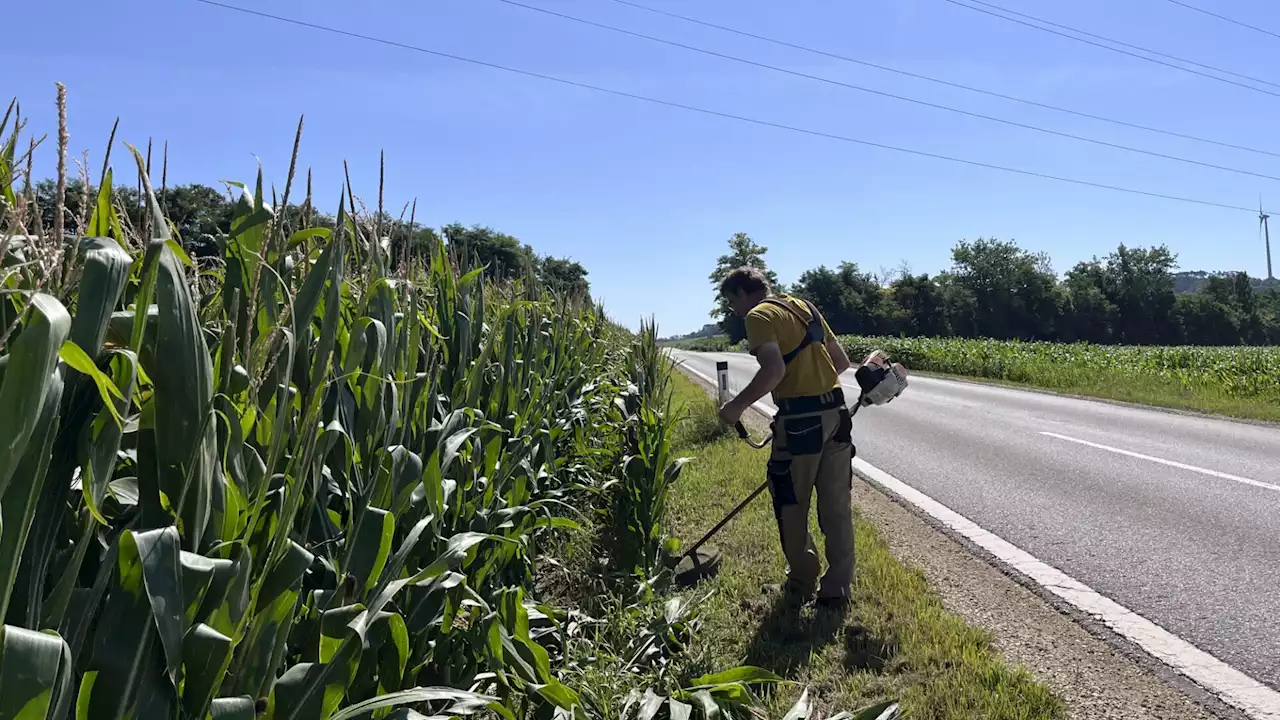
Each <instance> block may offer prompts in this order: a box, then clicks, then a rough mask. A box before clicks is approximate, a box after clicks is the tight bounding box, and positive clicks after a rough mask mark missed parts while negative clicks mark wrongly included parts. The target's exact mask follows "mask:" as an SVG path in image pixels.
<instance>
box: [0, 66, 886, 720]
mask: <svg viewBox="0 0 1280 720" xmlns="http://www.w3.org/2000/svg"><path fill="white" fill-rule="evenodd" d="M64 92H65V91H64V90H63V89H62V88H61V87H60V91H59V111H60V113H59V115H60V118H61V123H62V125H61V127H59V133H58V138H57V140H58V142H57V145H58V147H57V148H56V150H57V152H58V157H59V165H58V167H59V185H60V187H65V181H66V167H65V158H66V154H67V148H66V142H67V132H66V125H65V123H66V111H65V94H64ZM24 128H25V123H24V122H23V120H22V117H21V111H20V108H19V106H18V105H17V104H16V102H15V103H14V104H11V105H10V106H9V111H8V112H7V113H6V114H5V116H4V120H3V123H0V137H3V138H4V144H3V146H2V147H0V223H3V224H2V225H0V232H2V233H3V235H0V259H2V267H3V286H4V295H3V298H2V299H0V327H2V328H3V332H4V335H3V337H0V347H2V350H0V440H2V441H3V446H0V523H2V524H0V616H2V617H3V619H4V625H3V634H2V635H0V720H6V719H8V718H15V719H17V718H21V719H22V720H38V719H39V718H49V719H50V720H65V719H69V718H75V720H115V719H117V718H148V719H150V718H183V719H188V718H194V719H205V718H208V719H216V720H239V719H241V718H243V719H245V720H249V719H250V718H269V719H272V720H318V719H319V720H348V719H352V718H360V719H366V718H394V719H398V720H411V719H413V718H445V717H462V716H478V717H489V718H505V719H507V720H516V719H524V718H531V719H532V718H573V719H575V720H592V719H595V718H600V719H605V718H631V717H639V718H646V719H647V718H666V717H670V718H687V717H712V716H715V715H717V714H719V716H720V717H745V716H746V715H745V713H748V712H753V711H754V709H755V708H757V707H759V700H758V698H757V696H756V695H755V691H756V689H758V688H759V687H761V686H765V685H769V684H776V683H778V682H780V681H781V678H779V677H777V676H775V675H773V674H772V673H769V672H767V671H765V670H762V669H759V668H751V667H742V668H733V669H728V670H725V671H723V672H720V673H715V674H711V675H701V676H698V677H691V676H689V675H688V674H687V673H685V674H682V673H680V672H677V671H676V670H675V669H673V668H676V667H677V665H678V663H674V661H673V658H678V657H679V656H680V654H681V652H682V651H683V650H684V649H685V647H686V646H687V644H688V643H689V642H690V641H691V640H692V639H693V637H694V634H695V630H696V625H697V622H696V614H697V613H696V603H695V602H692V601H690V600H688V599H686V598H682V597H679V596H676V597H668V598H667V599H666V600H665V601H661V602H660V601H659V600H660V598H661V597H666V596H664V595H663V594H662V593H663V592H664V587H665V586H664V585H663V578H664V569H665V565H666V560H667V559H668V558H669V555H670V551H671V550H672V548H674V547H675V545H676V543H675V541H674V540H672V539H671V538H668V537H666V536H665V534H664V532H663V525H662V514H663V503H664V502H665V498H666V496H667V494H668V490H669V487H670V486H671V485H672V484H674V483H675V482H677V480H678V476H679V472H680V466H681V464H682V462H683V460H682V459H679V458H676V457H674V456H673V454H672V450H671V430H672V426H673V423H674V419H673V418H672V417H671V412H670V398H669V395H668V394H667V390H666V381H665V378H666V373H667V372H669V371H670V368H669V366H668V365H667V364H666V363H665V362H664V361H663V360H662V359H661V356H660V353H659V352H658V350H657V345H656V333H655V328H654V327H653V326H652V325H646V326H644V327H643V328H642V330H641V332H640V333H639V334H632V333H630V332H628V331H626V330H624V329H622V328H620V327H619V326H617V325H616V324H614V323H612V322H611V321H610V320H609V319H608V318H607V317H606V316H605V314H604V312H603V310H602V308H600V307H598V306H595V305H591V304H589V303H580V302H570V301H568V300H565V299H561V298H558V297H556V296H554V295H552V294H550V293H548V292H545V291H544V289H543V288H541V287H539V286H538V284H537V283H536V281H534V280H533V279H532V278H530V279H528V280H526V281H522V282H515V283H507V284H496V283H494V282H490V281H487V280H486V279H485V274H484V272H483V270H484V268H483V267H475V266H473V263H471V262H470V261H469V260H468V258H465V257H459V256H457V255H456V254H455V253H454V252H453V251H452V249H451V248H448V247H445V246H443V245H439V246H434V247H430V248H426V249H425V250H422V251H421V252H418V253H416V254H414V255H412V256H411V255H409V254H407V251H406V254H404V255H403V256H401V257H393V256H392V252H391V250H390V249H391V248H392V247H395V244H394V243H393V240H395V238H394V237H391V235H394V234H395V232H396V228H395V227H394V226H390V227H389V226H388V225H387V224H385V223H384V218H385V215H384V214H383V213H382V212H381V198H382V188H379V208H378V210H379V213H378V214H376V215H373V214H369V213H362V212H361V211H360V209H359V208H358V207H357V206H358V205H359V202H358V198H357V197H356V195H355V194H354V193H353V192H352V189H351V187H350V181H349V180H348V181H347V184H346V186H345V187H343V188H342V189H341V192H340V193H335V196H336V197H335V199H336V200H337V203H336V209H337V223H336V226H335V227H334V228H333V229H325V228H321V227H313V226H310V225H309V224H308V223H307V219H308V215H309V211H310V209H311V208H312V207H313V197H312V195H311V188H310V182H309V180H308V183H307V192H306V197H305V199H304V201H303V202H302V203H301V205H300V206H298V205H296V204H295V205H291V204H290V201H289V198H290V196H291V195H292V194H295V193H294V192H293V191H292V188H293V185H294V175H295V167H293V166H292V165H291V167H290V170H289V174H288V177H287V179H286V182H285V185H284V192H283V196H282V197H281V198H280V199H279V202H277V198H276V192H275V190H274V188H273V189H271V191H270V193H269V196H270V199H268V193H267V191H266V190H264V185H263V178H262V172H261V170H259V172H258V177H257V180H256V183H255V184H254V186H253V187H252V188H250V187H249V186H246V185H240V184H236V183H232V184H231V188H234V191H235V192H236V193H238V196H239V198H238V200H237V203H238V204H237V209H236V213H235V218H234V220H233V222H232V225H231V229H230V232H228V233H226V234H225V235H224V236H222V237H219V238H217V241H218V247H219V249H220V255H219V257H217V258H213V259H212V260H211V261H208V262H205V261H202V262H201V263H200V264H198V265H197V263H195V262H193V261H192V260H191V258H189V257H188V256H187V254H186V252H185V251H184V246H183V243H182V238H179V237H176V236H175V234H174V225H173V224H172V223H170V222H169V221H168V220H167V218H166V217H165V213H164V209H163V207H162V205H161V203H160V202H159V201H158V200H157V197H158V196H157V193H156V192H155V189H154V188H153V184H152V180H151V175H150V173H149V172H148V169H149V166H150V152H149V150H148V155H147V157H146V158H145V159H144V157H143V155H142V153H141V152H139V151H138V150H136V149H134V148H133V147H132V146H129V151H130V154H131V155H132V157H130V158H129V159H128V160H129V163H130V164H131V165H136V167H137V178H138V182H139V183H140V184H141V185H142V187H143V189H144V192H143V193H142V197H143V198H144V199H145V204H144V206H143V207H140V208H136V207H123V206H122V205H120V203H119V202H118V198H117V197H116V196H115V195H114V194H113V193H112V191H111V188H112V187H113V181H112V178H113V170H112V168H111V165H110V156H111V146H112V145H113V144H114V132H113V138H112V140H113V142H111V143H108V148H107V153H106V157H105V158H104V160H103V162H102V174H101V176H100V178H99V181H98V183H97V186H96V188H97V189H96V190H94V191H93V193H94V196H93V197H90V198H89V202H87V203H84V205H83V206H84V207H85V208H86V211H85V214H86V215H87V217H79V218H64V214H65V213H64V212H63V210H62V208H61V207H59V208H57V211H56V212H55V213H54V217H55V218H56V220H55V223H54V227H42V226H41V225H40V222H39V220H38V219H39V218H40V217H41V215H40V212H39V209H38V208H34V207H32V204H33V203H34V195H33V194H32V193H31V192H30V187H31V183H32V182H33V179H32V178H31V177H30V172H31V171H30V167H31V164H30V157H31V153H33V152H34V151H36V149H37V147H38V146H39V142H33V141H31V140H30V139H28V138H27V136H25V135H24V134H23V130H24ZM301 135H302V128H301V125H300V126H299V130H298V139H299V140H300V139H301ZM24 142H25V143H26V147H24ZM297 156H298V150H297V141H295V147H294V165H296V159H297ZM85 187H86V188H89V187H90V186H89V185H88V183H86V185H85ZM229 191H230V189H229ZM88 192H89V190H88V189H86V194H87V193H88ZM159 197H163V193H160V195H159ZM299 207H300V211H299V212H293V210H295V209H298V208H299ZM64 223H65V224H64ZM401 247H405V245H404V244H401ZM591 528H600V531H599V533H598V536H599V540H598V541H592V545H591V546H592V548H597V547H598V548H602V549H604V550H606V551H607V555H606V557H604V558H603V559H602V560H600V561H599V562H597V563H596V564H594V565H591V566H590V567H586V568H579V569H576V570H573V571H572V572H576V573H578V574H584V573H589V574H591V575H592V577H591V578H589V580H588V583H589V584H591V586H592V587H594V588H600V589H601V590H600V594H601V595H603V596H607V597H608V598H612V599H614V601H613V602H612V605H610V603H609V602H604V601H599V600H597V601H596V602H594V603H591V602H586V601H584V602H583V603H581V604H580V605H579V606H566V605H565V604H563V603H562V604H559V605H556V604H553V602H552V600H553V599H552V598H550V597H549V595H548V594H547V593H545V592H543V588H542V586H541V583H540V578H543V577H544V576H547V575H549V574H554V572H555V570H556V567H557V566H560V569H561V570H564V568H563V564H562V563H558V562H557V561H556V560H555V558H554V557H553V556H552V555H551V554H550V551H551V550H553V549H556V548H563V547H564V546H565V544H566V542H567V541H566V540H565V538H566V536H568V537H582V536H584V535H591V533H590V532H589V531H590V529H591ZM593 537H594V536H593ZM606 607H612V608H613V609H612V610H610V611H609V612H612V613H613V615H611V616H610V617H609V618H603V617H599V616H593V615H591V614H590V613H592V612H604V610H602V608H606ZM606 620H610V621H625V622H628V623H630V624H631V625H632V626H635V627H636V628H638V629H637V630H636V632H635V634H634V635H633V636H632V637H626V638H620V639H619V638H613V639H610V637H611V636H609V634H608V633H602V632H600V629H599V628H600V626H601V625H603V624H605V622H606ZM615 635H616V633H615ZM605 677H608V678H610V681H609V682H597V680H599V679H600V678H605ZM805 702H806V701H803V700H802V704H801V705H798V706H797V708H799V710H801V711H804V712H805V714H804V715H796V717H801V716H803V717H808V714H807V711H806V710H805V707H802V706H803V705H804V703H805ZM871 711H874V712H876V713H877V715H875V716H873V715H867V717H876V716H879V713H880V712H883V711H884V708H883V707H882V708H880V709H878V710H877V709H876V708H872V709H869V710H868V712H871ZM890 711H892V708H890ZM844 717H852V715H849V714H846V715H844ZM884 717H889V715H884Z"/></svg>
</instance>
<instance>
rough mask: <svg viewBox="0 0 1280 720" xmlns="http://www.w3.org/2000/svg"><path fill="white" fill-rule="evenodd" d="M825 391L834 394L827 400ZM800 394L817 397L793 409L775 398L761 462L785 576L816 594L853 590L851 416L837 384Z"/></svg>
mask: <svg viewBox="0 0 1280 720" xmlns="http://www.w3.org/2000/svg"><path fill="white" fill-rule="evenodd" d="M832 397H835V398H836V399H837V400H836V402H835V406H834V407H832V404H833V403H832V402H831V398H832ZM802 400H803V401H810V400H813V401H817V402H807V403H806V402H800V403H795V405H797V406H798V407H796V408H795V409H792V408H790V407H788V405H790V404H789V403H779V405H780V406H782V407H781V408H780V409H779V412H778V415H777V416H775V418H774V422H773V430H774V432H773V449H772V452H771V453H770V456H769V466H768V475H769V491H770V493H771V494H772V495H773V512H774V516H775V517H776V518H777V520H778V534H779V536H780V538H781V540H782V551H783V553H784V554H785V555H786V558H787V565H788V566H789V567H788V572H787V583H788V585H790V586H791V588H792V589H793V590H796V591H799V592H800V593H802V594H804V595H811V594H813V592H814V590H815V589H816V590H817V591H818V597H820V598H833V599H834V598H847V597H850V596H852V594H853V560H854V558H853V512H852V509H851V504H852V498H851V497H850V494H851V492H852V490H853V469H852V467H851V466H850V463H851V461H852V459H853V456H854V453H855V450H854V446H853V438H852V434H853V419H852V417H851V414H850V412H849V409H848V408H847V407H845V405H844V402H843V397H840V393H839V391H836V392H835V393H828V394H827V395H823V396H819V397H817V398H812V399H810V398H803V399H802ZM806 405H808V406H810V407H813V406H815V405H816V406H817V407H818V408H821V409H808V408H806ZM793 412H794V413H795V414H792V413H793ZM815 489H816V490H817V493H818V527H819V528H820V529H821V530H822V535H823V538H824V539H825V541H826V543H825V544H826V557H827V572H826V574H825V575H824V576H823V577H822V583H821V587H818V571H819V563H818V553H817V550H816V548H815V547H814V544H813V537H812V536H811V535H810V534H809V500H810V497H811V496H812V495H813V492H814V490H815Z"/></svg>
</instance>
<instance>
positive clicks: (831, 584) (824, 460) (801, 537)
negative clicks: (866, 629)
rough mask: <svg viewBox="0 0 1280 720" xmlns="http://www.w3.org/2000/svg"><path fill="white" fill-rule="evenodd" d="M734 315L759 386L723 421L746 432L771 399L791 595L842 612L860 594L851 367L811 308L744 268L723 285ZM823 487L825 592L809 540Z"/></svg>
mask: <svg viewBox="0 0 1280 720" xmlns="http://www.w3.org/2000/svg"><path fill="white" fill-rule="evenodd" d="M720 293H721V295H723V296H724V297H725V298H726V299H727V300H728V301H729V304H730V306H731V307H732V308H733V311H734V313H736V314H737V315H739V316H742V317H743V318H744V319H745V321H746V328H747V346H748V349H749V350H750V352H751V354H752V355H755V357H756V360H757V361H758V362H759V363H760V369H759V370H758V371H757V372H756V375H755V377H754V378H752V380H751V382H750V383H749V384H748V385H747V387H746V388H744V389H743V390H742V392H741V393H739V394H738V395H737V397H735V398H733V399H732V400H729V401H728V402H726V403H725V404H724V406H723V407H721V408H720V419H721V420H722V421H723V422H725V423H727V424H730V425H733V424H735V423H737V422H738V421H739V420H740V419H741V418H742V414H743V412H745V411H746V409H747V408H748V407H750V406H751V405H752V403H754V402H755V401H757V400H759V399H760V398H762V397H764V396H765V394H767V393H772V394H773V402H774V405H776V406H777V408H778V412H777V414H776V415H775V416H774V422H773V447H772V449H771V452H770V456H769V464H768V471H767V472H768V478H769V490H770V493H771V494H772V495H773V511H774V516H775V517H776V518H777V521H778V534H779V536H780V538H781V541H782V550H783V553H784V554H785V555H786V558H787V564H788V566H789V568H788V577H787V581H786V583H784V584H783V586H782V589H783V590H784V591H786V592H788V593H789V594H791V595H792V596H794V597H802V598H808V597H811V596H812V595H813V594H814V592H815V590H816V591H817V595H818V597H817V602H818V603H819V604H820V605H823V606H835V607H840V606H843V605H845V604H846V603H848V601H849V599H850V597H851V595H852V593H853V561H854V558H853V516H852V510H851V507H850V505H851V499H850V493H851V491H852V484H853V469H852V468H851V467H850V461H851V460H852V459H853V453H854V449H853V438H852V431H853V421H852V417H851V413H850V411H849V408H848V407H847V405H846V404H845V399H844V391H843V388H842V387H841V384H840V373H842V372H844V371H845V370H847V369H848V368H849V358H848V356H847V355H845V352H844V350H843V349H842V348H841V347H840V344H839V343H838V342H837V341H836V337H835V334H834V333H832V332H831V328H830V327H829V326H828V325H827V322H826V320H825V319H824V318H823V317H822V315H821V314H820V313H818V311H817V308H815V307H814V306H813V305H812V304H810V303H807V302H805V301H804V300H800V299H798V298H794V297H791V296H788V295H782V294H779V295H770V288H769V283H768V281H767V280H765V277H764V275H763V273H761V272H760V271H759V270H756V269H754V268H738V269H736V270H733V271H732V272H730V273H729V275H728V276H727V277H726V278H725V279H724V281H723V282H722V283H721V284H720ZM815 488H816V490H817V494H818V524H819V526H820V527H821V529H822V534H823V536H824V537H825V538H826V556H827V572H826V574H825V575H824V576H823V577H822V579H821V586H820V587H819V586H818V570H819V562H818V554H817V551H816V550H815V548H814V544H813V538H812V537H811V536H810V534H809V499H810V496H811V495H812V494H813V491H814V489H815Z"/></svg>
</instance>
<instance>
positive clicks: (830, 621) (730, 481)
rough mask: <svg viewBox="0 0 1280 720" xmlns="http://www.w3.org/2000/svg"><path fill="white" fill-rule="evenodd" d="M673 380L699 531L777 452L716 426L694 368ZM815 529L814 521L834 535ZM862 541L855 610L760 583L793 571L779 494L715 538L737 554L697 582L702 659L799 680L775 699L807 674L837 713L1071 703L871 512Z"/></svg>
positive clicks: (688, 516)
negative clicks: (1000, 650) (965, 614)
mask: <svg viewBox="0 0 1280 720" xmlns="http://www.w3.org/2000/svg"><path fill="white" fill-rule="evenodd" d="M673 383H674V394H675V403H676V405H677V407H678V409H679V411H680V412H681V413H682V414H683V415H682V416H683V420H682V423H681V426H680V427H679V429H678V432H677V436H676V437H677V440H676V447H677V450H678V451H679V453H680V454H682V455H691V456H694V457H695V459H694V460H692V461H691V462H690V463H689V464H688V465H686V466H685V467H684V470H683V473H682V475H681V478H680V482H679V484H678V485H677V486H676V487H675V488H674V489H673V493H674V495H673V497H672V499H671V501H670V503H669V507H668V511H669V516H668V523H669V526H670V528H671V531H672V532H673V533H674V534H677V535H678V536H680V537H681V538H684V539H686V541H687V542H692V541H693V540H694V539H696V538H697V537H699V536H701V534H702V533H703V532H705V531H706V529H707V528H709V527H711V526H712V525H714V524H715V523H716V522H717V521H718V520H719V519H720V518H721V517H723V516H724V514H725V513H727V512H728V511H729V510H730V509H731V508H732V507H733V506H734V505H735V504H737V503H738V502H739V501H740V499H741V498H743V497H746V495H747V494H749V493H750V492H751V490H753V489H754V488H755V487H757V486H758V484H759V482H761V478H762V476H763V472H764V462H765V451H763V450H755V449H752V448H750V447H749V446H747V445H746V444H745V443H743V442H741V441H740V440H738V439H737V438H736V437H734V436H733V435H732V433H729V432H725V431H724V430H718V429H717V428H718V427H723V426H718V424H717V423H716V420H715V406H714V404H713V403H712V401H711V399H710V397H709V396H708V394H707V393H706V391H705V390H704V389H703V387H702V386H700V385H698V384H697V383H695V382H694V381H693V380H691V379H689V378H688V377H687V376H685V375H684V374H682V373H675V374H674V377H673ZM756 432H760V430H757V431H756ZM816 529H817V527H816V522H815V523H814V530H815V535H814V539H815V542H817V543H818V544H819V547H820V548H821V542H822V539H821V534H820V533H817V532H816ZM856 543H857V570H856V573H857V580H856V588H855V600H856V601H855V603H854V605H853V607H852V608H850V610H849V611H848V613H847V614H845V615H844V616H840V615H837V614H835V613H833V612H830V611H816V610H814V609H812V608H804V609H801V610H796V609H791V608H789V607H788V606H787V605H786V604H785V603H783V602H781V601H780V600H779V599H777V598H776V597H775V596H773V595H769V594H766V593H765V592H763V591H762V589H761V588H762V585H763V584H766V583H771V582H776V581H778V580H780V579H781V578H782V577H783V574H784V572H785V561H784V559H783V557H782V553H781V549H780V548H779V546H778V541H777V529H776V525H775V524H774V520H773V516H772V512H771V510H770V505H769V501H768V500H767V499H765V498H763V497H762V498H759V499H757V501H756V502H755V503H753V504H752V505H751V506H750V507H748V508H747V509H746V510H744V511H743V513H742V514H741V515H739V516H738V517H737V518H736V519H734V521H733V522H732V523H730V524H729V525H728V526H727V527H725V528H724V529H723V530H721V532H720V534H718V535H717V536H716V538H715V539H714V540H713V544H714V545H716V546H717V547H719V548H720V549H721V550H722V551H723V552H724V555H725V561H724V565H723V566H722V568H721V571H720V573H719V575H718V576H717V577H716V578H714V579H713V580H710V581H707V582H706V583H705V591H704V590H703V588H699V590H698V594H701V593H702V592H710V593H711V594H710V597H709V598H708V599H707V600H706V602H705V604H704V605H703V607H702V609H701V612H700V615H701V629H700V631H699V645H700V646H701V647H702V648H703V650H702V653H701V655H700V656H699V657H698V661H699V662H701V663H703V664H705V665H706V666H708V667H733V666H735V665H740V664H746V665H753V666H758V667H763V668H768V669H770V670H772V671H773V672H775V673H778V674H780V675H782V676H783V677H785V678H787V679H789V680H793V681H795V682H796V683H797V685H795V686H787V685H783V686H779V687H778V688H777V689H775V690H774V693H773V695H772V696H771V697H770V698H769V699H768V703H769V704H770V709H771V710H772V711H774V712H777V711H779V710H782V709H785V708H787V707H789V706H790V704H791V703H792V702H794V700H795V698H796V697H797V696H798V694H799V693H800V692H801V690H800V688H801V687H808V688H809V694H810V698H811V699H812V700H813V701H814V703H815V704H816V705H817V707H818V708H819V709H820V710H822V711H826V712H830V711H833V710H836V709H841V708H848V707H859V706H862V705H865V704H866V703H868V702H872V701H876V700H881V699H885V698H897V699H901V701H902V705H903V710H904V716H905V717H912V718H940V719H949V718H954V719H955V720H961V719H963V720H972V719H973V718H1010V719H1012V718H1018V719H1020V720H1026V719H1031V718H1045V719H1048V718H1058V717H1062V716H1063V711H1064V707H1063V705H1062V703H1061V701H1060V700H1058V699H1057V698H1056V697H1055V696H1054V695H1053V694H1052V693H1051V692H1050V691H1049V690H1048V688H1046V687H1045V686H1044V685H1042V684H1041V683H1039V682H1037V681H1035V680H1034V679H1033V678H1032V677H1031V676H1030V675H1029V674H1028V673H1026V672H1025V671H1023V670H1021V669H1015V668H1011V667H1009V666H1008V665H1006V664H1005V663H1004V661H1003V660H1002V659H1001V658H1000V656H999V655H998V654H997V652H996V651H995V650H994V649H993V647H992V641H991V638H990V637H989V636H987V635H986V634H985V633H984V632H983V631H981V630H978V629H976V628H973V627H971V626H969V625H967V624H966V623H965V622H964V621H963V620H962V619H961V618H959V617H958V616H956V615H953V614H951V613H949V612H947V611H946V609H944V608H943V606H942V604H941V602H940V601H939V599H938V598H937V597H936V596H935V595H934V594H933V593H932V592H931V591H930V589H929V586H928V583H927V582H926V580H925V579H924V577H923V575H922V574H921V573H920V572H919V571H917V570H914V569H910V568H907V567H905V566H903V565H902V564H901V563H899V562H898V561H897V560H896V559H895V558H894V557H893V556H892V555H891V554H890V552H889V550H888V547H887V546H886V544H885V542H884V541H883V540H882V539H881V538H880V537H879V535H878V534H877V532H876V530H875V529H873V528H872V527H870V526H869V525H867V524H866V523H864V522H862V521H860V520H859V521H858V522H857V541H856ZM820 552H821V551H820ZM819 714H820V713H819Z"/></svg>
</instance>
